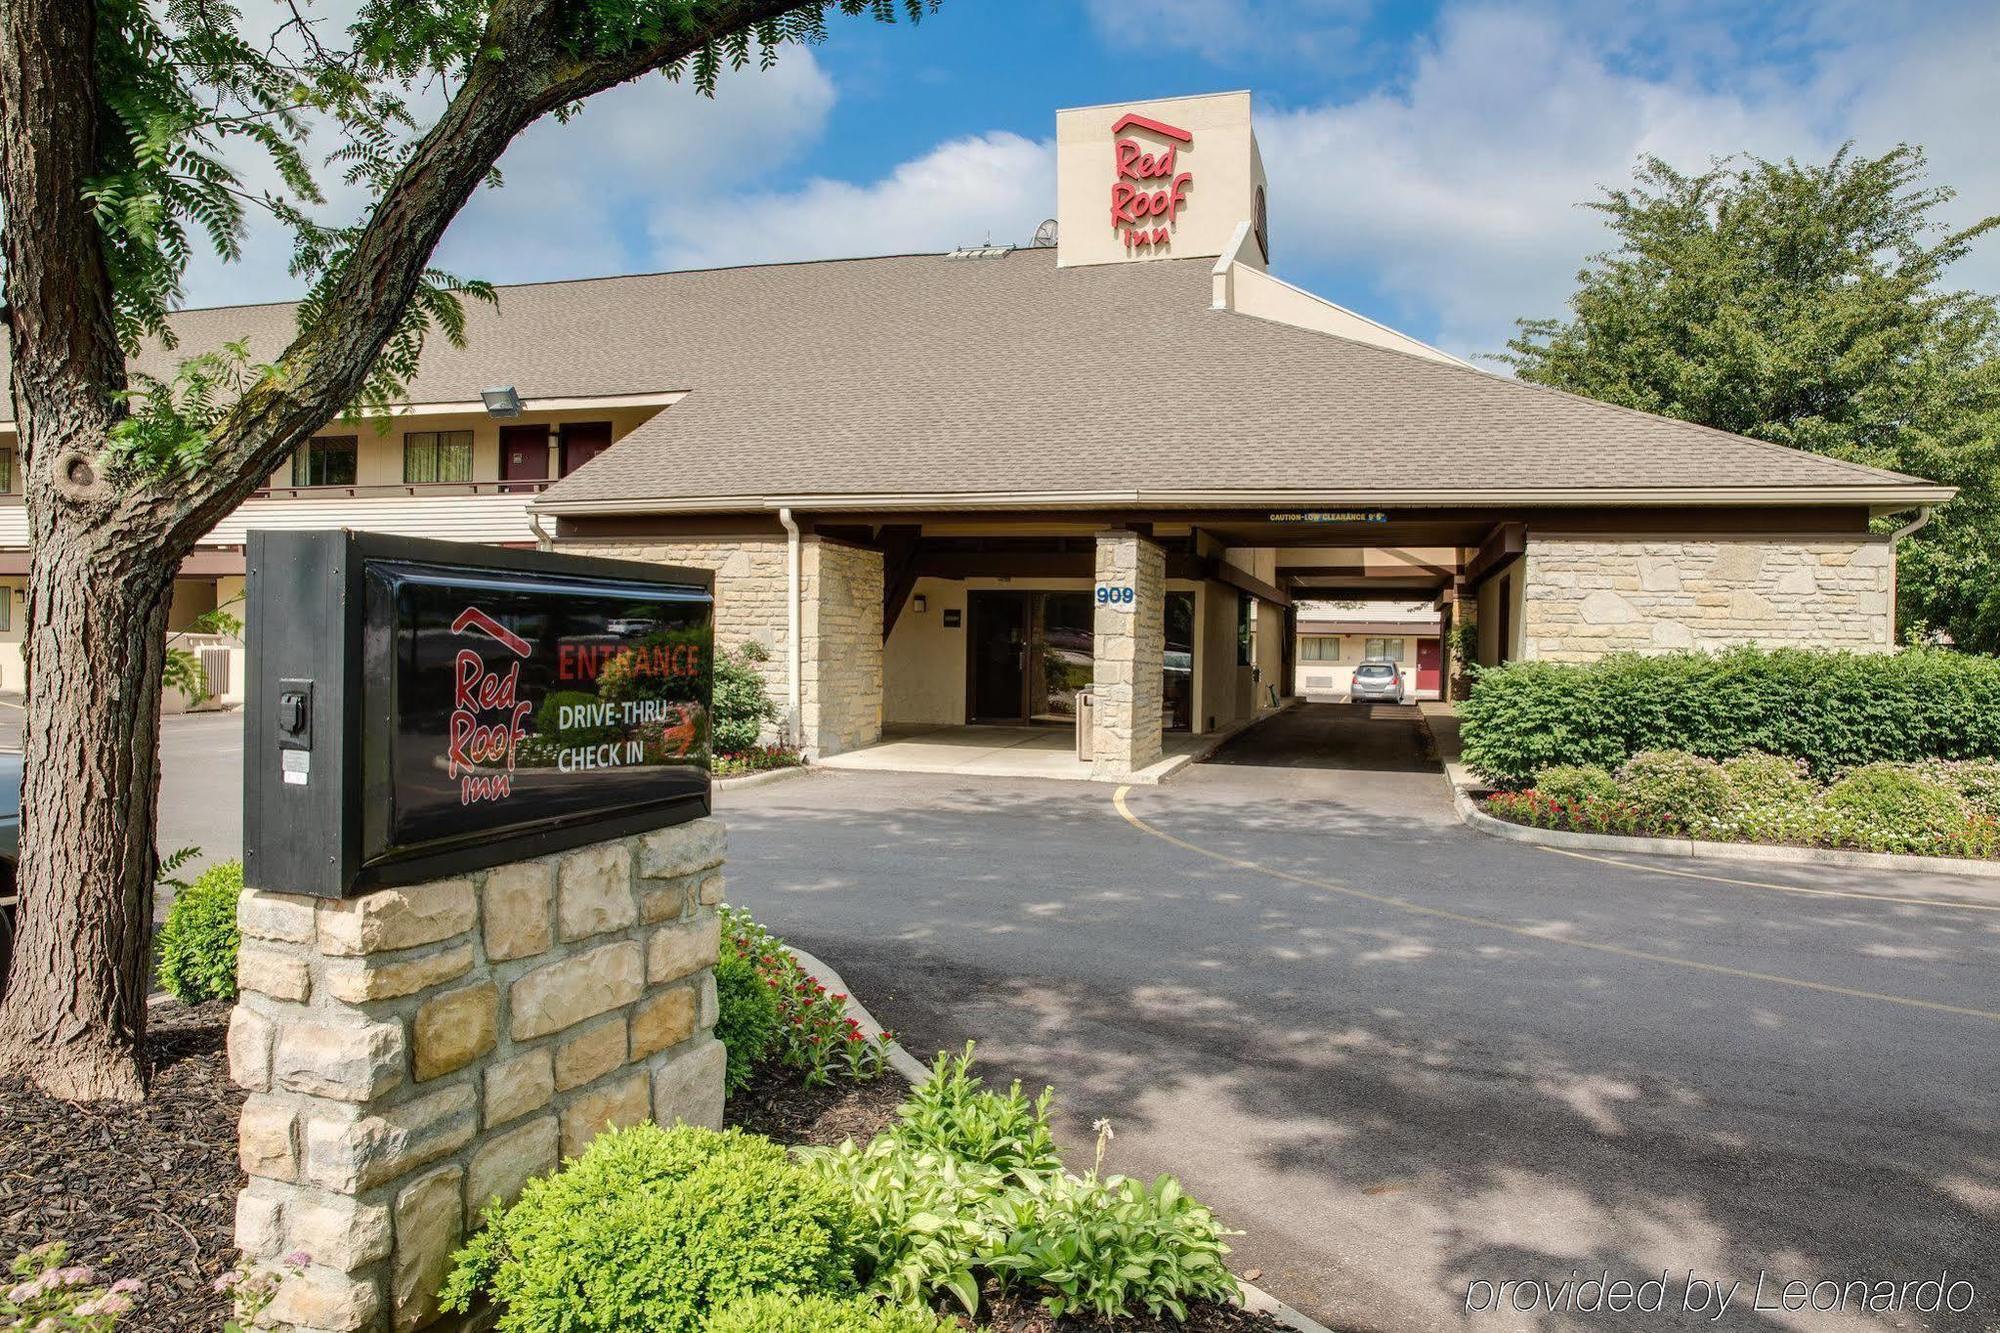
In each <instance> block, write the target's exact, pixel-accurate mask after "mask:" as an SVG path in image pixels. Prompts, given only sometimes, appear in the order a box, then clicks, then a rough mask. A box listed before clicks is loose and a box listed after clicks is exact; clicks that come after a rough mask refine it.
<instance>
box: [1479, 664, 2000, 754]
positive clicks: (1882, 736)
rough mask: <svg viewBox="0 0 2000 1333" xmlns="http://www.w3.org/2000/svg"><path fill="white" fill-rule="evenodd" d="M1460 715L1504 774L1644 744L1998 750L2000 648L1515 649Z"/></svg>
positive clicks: (1697, 749) (1717, 749)
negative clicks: (1574, 652)
mask: <svg viewBox="0 0 2000 1333" xmlns="http://www.w3.org/2000/svg"><path fill="white" fill-rule="evenodd" d="M1459 719H1460V728H1461V730H1460V735H1461V737H1462V739H1463V742H1464V758H1465V762H1466V763H1467V764H1468V765H1469V766H1471V767H1472V769H1473V770H1474V771H1476V772H1478V773H1480V774H1482V775H1484V776H1485V777H1486V778H1487V779H1488V780H1489V781H1492V782H1494V783H1496V784H1498V785H1500V786H1502V787H1508V788H1519V787H1525V786H1527V785H1528V784H1529V783H1531V782H1532V781H1534V778H1535V775H1536V774H1538V773H1540V772H1541V771H1542V770H1543V769H1545V768H1549V767H1551V766H1552V765H1556V764H1596V765H1598V766H1600V767H1604V768H1616V767H1617V766H1618V765H1619V764H1621V763H1623V762H1624V761H1625V759H1626V758H1627V757H1629V756H1631V755H1633V754H1636V753H1639V752H1640V751H1643V750H1687V751H1689V752H1691V753H1693V754H1699V755H1705V756H1707V757H1709V758H1712V759H1726V758H1729V757H1730V756H1732V755H1738V754H1742V753H1743V752H1744V751H1746V750H1762V751H1764V752H1766V753H1768V754H1776V755H1784V756H1786V757H1788V758H1795V759H1803V760H1804V761H1805V762H1806V766H1807V767H1808V768H1809V769H1810V770H1811V771H1812V773H1813V774H1814V776H1816V777H1818V778H1820V779H1822V780H1824V779H1826V778H1828V777H1830V776H1832V775H1833V774H1835V773H1839V772H1843V771H1845V770H1847V769H1850V768H1854V767H1857V766H1859V765H1862V764H1868V763H1874V762H1878V761H1883V760H1904V761H1911V760H1919V759H1928V758H1938V759H1971V758H1992V757H2000V659H1996V658H1991V657H1981V656H1976V655H1972V654H1966V653H1955V652H1949V651H1944V650H1939V649H1928V648H1911V649H1906V650H1904V651H1903V652H1899V653H1881V654H1858V653H1830V652H1817V651H1809V650H1806V649H1799V648H1784V649H1779V650H1777V651H1775V652H1764V651H1761V650H1759V649H1755V648H1739V649H1733V650H1731V651H1729V652H1725V653H1719V654H1714V655H1708V654H1702V653H1673V654H1667V655H1664V656H1657V657H1642V656H1637V655H1633V654H1620V655H1615V656H1611V657H1607V658H1604V659H1602V660H1601V661H1598V662H1593V663H1589V664H1586V665H1568V664H1560V663H1552V662H1515V663H1509V664H1508V665H1506V666H1503V667H1496V668H1491V669H1489V670H1485V671H1482V672H1480V673H1479V678H1478V683H1477V684H1476V685H1475V686H1474V687H1473V691H1472V697H1471V698H1470V699H1468V700H1467V701H1466V702H1465V704H1464V705H1463V706H1462V707H1461V708H1460V710H1459Z"/></svg>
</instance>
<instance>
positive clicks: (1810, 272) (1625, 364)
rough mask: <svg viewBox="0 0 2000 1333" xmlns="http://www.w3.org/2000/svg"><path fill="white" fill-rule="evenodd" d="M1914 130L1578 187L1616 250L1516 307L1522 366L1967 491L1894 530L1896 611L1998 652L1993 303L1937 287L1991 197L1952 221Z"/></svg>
mask: <svg viewBox="0 0 2000 1333" xmlns="http://www.w3.org/2000/svg"><path fill="white" fill-rule="evenodd" d="M1924 168H1925V159H1924V154H1923V150H1922V149H1920V148H1916V147H1912V146H1910V145H1899V146H1897V147H1896V148H1894V149H1891V150H1890V151H1889V152H1886V153H1884V154H1882V155H1881V156H1879V157H1872V158H1871V157H1860V156H1857V155H1855V154H1854V153H1853V151H1852V148H1851V146H1849V147H1846V148H1842V149H1841V150H1840V151H1839V152H1838V153H1836V154H1835V155H1834V156H1833V158H1832V160H1831V161H1830V162H1828V163H1826V164H1825V165H1823V166H1821V165H1814V164H1805V165H1801V164H1800V163H1798V162H1796V161H1793V160H1791V159H1787V160H1785V161H1783V162H1768V161H1765V160H1763V159H1760V158H1756V157H1750V156H1742V157H1737V158H1730V159H1727V160H1724V161H1719V162H1716V163H1714V164H1712V165H1711V166H1710V167H1709V169H1708V170H1706V171H1704V172H1701V173H1699V174H1696V175H1688V174H1685V173H1683V172H1681V171H1679V170H1677V169H1675V168H1674V167H1672V166H1670V165H1669V164H1668V163H1666V162H1663V161H1661V160H1660V159H1659V158H1656V157H1648V158H1646V159H1644V160H1642V161H1641V163H1640V164H1639V168H1638V171H1637V173H1636V175H1637V182H1636V184H1634V185H1632V186H1629V187H1627V188H1624V189H1617V190H1606V191H1605V192H1604V196H1603V197H1602V198H1601V199H1598V200H1595V201H1592V202H1591V203H1590V204H1589V205H1588V206H1589V207H1591V208H1594V209H1596V210H1598V211H1599V212H1601V213H1602V214H1604V216H1605V219H1606V221H1607V223H1608V224H1609V226H1610V228H1611V230H1612V232H1613V233H1614V237H1615V241H1616V248H1614V249H1612V250H1610V251H1608V252H1605V253H1603V254H1598V255H1594V256H1592V257H1591V258H1590V260H1589V261H1588V264H1587V266H1586V267H1585V268H1584V269H1583V271H1582V272H1581V273H1580V274H1579V275H1578V284H1579V285H1578V287H1577V290H1576V292H1575V294H1574V295H1573V296H1572V297H1571V298H1570V317H1569V318H1567V319H1533V320H1522V321H1520V325H1519V326H1520V336H1518V337H1516V338H1514V339H1513V340H1512V341H1510V342H1509V343H1508V349H1509V350H1508V352H1507V353H1506V354H1505V355H1503V356H1502V357H1500V358H1499V359H1501V360H1503V361H1506V362H1508V363H1509V364H1511V365H1512V366H1513V367H1514V368H1515V370H1516V372H1517V373H1518V374H1519V375H1520V376H1521V378H1522V379H1525V380H1531V381H1533V382H1535V383H1538V384H1547V385H1551V386H1554V387H1556V388H1560V389H1567V390H1569V391H1570V392H1573V393H1581V394H1586V395H1588V396H1590V397H1592V398H1599V399H1603V400H1604V401H1606V402H1613V403H1620V404H1623V405H1624V406H1627V407H1635V408H1640V409H1642V410H1644V411H1648V412H1659V413H1663V414H1665V415H1667V416H1673V417H1679V418H1681V419H1683V420H1687V421H1697V422H1700V423H1702V424H1703V425H1707V426H1714V427H1717V428H1718V429H1721V430H1728V431H1735V432H1737V433H1738V434H1742V435H1748V436H1750V437H1752V438H1754V439H1760V440H1769V441H1771V442H1773V443H1777V444H1782V445H1787V446H1789V447H1792V448H1796V449H1803V450H1806V451H1808V452H1812V453H1818V454H1825V455H1828V456H1830V457H1834V458H1841V459H1845V460H1847V461H1850V462H1855V463H1863V464H1867V465H1870V466H1874V467H1881V468H1888V469H1890V470H1892V471H1898V472H1904V473H1907V474H1910V475H1913V476H1920V477H1925V478H1928V479H1930V480H1934V481H1940V482H1944V483H1946V484H1948V485H1953V486H1957V487H1959V488H1960V489H1961V494H1960V496H1959V498H1958V499H1956V500H1954V501H1953V502H1952V503H1951V504H1950V505H1947V506H1946V507H1945V508H1944V509H1943V510H1942V511H1940V513H1939V514H1938V516H1937V518H1936V520H1935V521H1934V522H1933V523H1932V525H1931V527H1930V528H1928V529H1926V530H1925V531H1924V532H1923V533H1921V534H1919V536H1918V538H1916V539H1915V540H1913V541H1912V542H1910V543H1907V544H1906V546H1905V551H1904V555H1903V560H1902V567H1903V573H1904V578H1903V580H1902V582H1901V585H1900V587H1899V595H1900V600H1901V603H1902V609H1903V614H1904V617H1905V619H1906V620H1910V621H1914V622H1918V623H1920V624H1925V625H1927V626H1928V627H1930V628H1932V629H1944V630H1947V631H1949V632H1950V633H1951V634H1952V636H1953V637H1954V638H1955V639H1956V640H1957V642H1958V643H1959V645H1960V646H1961V647H1976V648H1979V649H1981V650H1985V651H1994V650H2000V607H1996V609H1995V610H1994V611H1993V612H1992V613H1991V614H1990V615H1986V616H1984V617H1982V605H1983V604H1984V603H1985V601H1986V599H1987V598H1988V597H1989V595H1990V589H1991V588H1992V586H1993V584H1994V583H1995V581H1996V579H2000V306H1996V303H1995V299H1994V298H1993V296H1991V295H1986V294H1979V293H1974V292H1966V291H1954V290H1950V289H1948V288H1947V287H1945V286H1944V282H1945V279H1946V276H1947V270H1948V269H1949V267H1950V265H1951V264H1952V263H1953V262H1955V261H1956V260H1958V259H1960V258H1962V257H1963V256H1964V255H1965V254H1966V252H1967V250H1968V248H1969V246H1970V245H1971V243H1972V242H1973V241H1974V240H1975V239H1976V238H1978V237H1979V236H1981V235H1983V234H1984V233H1986V232H1987V231H1990V230H1991V229H1993V228H1994V227H1995V226H2000V216H1996V217H1988V218H1984V219H1982V220H1980V221H1978V222H1975V223H1973V224H1972V225H1970V226H1968V227H1963V228H1957V229H1953V228H1949V227H1947V226H1945V225H1943V224H1942V223H1941V222H1939V221H1938V220H1937V217H1938V210H1939V209H1940V208H1941V207H1942V206H1943V205H1945V204H1946V203H1947V202H1949V201H1950V200H1951V198H1952V197H1953V192H1952V191H1951V190H1950V189H1948V188H1944V187H1941V186H1926V185H1924V184H1923V180H1924Z"/></svg>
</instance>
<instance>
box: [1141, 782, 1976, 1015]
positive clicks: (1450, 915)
mask: <svg viewBox="0 0 2000 1333" xmlns="http://www.w3.org/2000/svg"><path fill="white" fill-rule="evenodd" d="M1131 790H1132V789H1131V787H1129V786H1125V787H1120V788H1118V790H1117V791H1115V792H1113V793H1112V794H1111V803H1112V805H1114V806H1116V807H1117V809H1118V813H1119V814H1120V815H1121V816H1123V818H1124V820H1125V822H1126V823H1128V824H1130V825H1131V826H1132V827H1133V828H1136V829H1138V830H1139V831H1140V832H1141V833H1145V834H1149V835H1151V836H1152V837H1155V838H1158V839H1160V840H1161V841H1162V842H1169V843H1172V844H1173V845H1174V846H1176V847H1179V848H1182V849H1183V850H1185V851H1190V852H1193V853H1194V854H1195V855H1197V856H1205V857H1207V858H1208V859H1209V860H1211V861H1220V862H1222V863H1223V864H1224V865H1228V866H1234V867H1236V868H1237V869H1239V870H1249V871H1254V872H1255V873H1257V874H1260V875H1269V876H1270V877H1271V878H1273V879H1282V880H1289V881H1291V882H1292V883H1294V884H1305V885H1308V886H1310V887H1312V888H1315V889H1324V890H1326V891H1327V892H1328V893H1337V894H1340V895H1342V896H1343V897H1347V898H1359V899H1361V900H1362V901H1363V902H1371V903H1377V904H1379V905H1381V906H1383V907H1393V908H1395V909H1396V910H1398V911H1401V912H1408V913H1411V914H1412V915H1414V916H1426V917H1431V918H1433V919H1435V920H1439V921H1454V922H1457V923H1458V924H1460V925H1465V926H1477V927H1479V928H1480V929H1482V930H1495V931H1499V932H1501V933H1503V934H1507V935H1518V936H1520V937H1521V938H1523V939H1530V940H1535V941H1538V942H1540V943H1543V944H1560V945H1565V946H1567V947H1569V948H1572V949H1587V950H1589V951H1590V952H1592V953H1602V954H1610V955H1612V956H1613V957H1615V958H1630V959H1635V960H1637V961H1639V962H1643V963H1664V964H1665V965H1667V966H1668V967H1683V968H1687V969H1689V970H1690V971H1694V972H1707V973H1709V974H1710V975H1713V976H1720V977H1735V978H1738V979H1739V980H1743V981H1762V982H1767V983H1769V984H1771V985H1773V986H1790V987H1792V988H1793V989H1796V990H1809V991H1818V992H1820V993H1821V994H1823V995H1844V996H1847V997H1848V998H1849V999H1855V1000H1880V1001H1881V1002H1883V1003H1884V1004H1900V1005H1903V1006H1905V1007H1907V1008H1911V1009H1928V1010H1931V1011H1932V1012H1935V1013H1941V1014H1957V1015H1959V1016H1960V1017H1963V1018H1983V1019H1985V1020H1986V1021H1987V1022H1989V1023H2000V1013H1996V1012H1994V1011H1992V1010H1988V1009H1968V1008H1965V1007H1964V1006H1962V1005H1956V1004H1942V1003H1939V1002H1938V1001H1936V1000H1919V999H1914V998H1912V997H1911V996H1908V995H1885V994H1883V993H1881V992H1880V991H1868V990H1857V989H1855V988H1854V987H1851V986H1833V985H1829V984H1827V983H1826V982H1823V981H1805V980H1802V979H1800V978H1798V977H1784V976H1779V975H1777V974H1776V973H1772V972H1753V971H1750V970H1749V969H1747V968H1741V967H1725V966H1724V965H1723V964H1721V963H1703V962H1699V961H1697V960H1695V959H1692V958H1676V957H1674V956H1673V955H1672V954H1664V953H1649V952H1648V951H1646V950H1644V949H1629V948H1626V947H1625V946H1624V945H1622V944H1602V943H1599V942H1597V941H1595V940H1579V939H1571V938H1569V937H1567V936H1563V935H1549V934H1545V933H1543V932H1542V931H1539V930H1534V929H1531V928H1530V927H1527V926H1515V925H1509V924H1508V923H1506V922H1504V921H1492V920H1489V919H1487V918H1486V917H1482V916H1471V915H1468V914H1467V913H1464V912H1454V911H1451V910H1450V909H1448V908H1443V907H1426V906H1424V905H1423V904H1421V903H1413V902H1410V901H1409V900H1408V899H1406V898H1397V897H1393V896H1391V895H1389V894H1383V893H1368V892H1366V891H1364V890H1362V889H1351V888H1348V887H1347V886H1346V885H1344V884H1334V883H1331V882H1329V881H1327V880H1323V879H1314V878H1313V877H1312V876H1310V875H1299V874H1294V873H1293V872H1291V871H1289V870H1279V869H1276V868H1274V867H1272V866H1267V865H1264V864H1262V863H1260V862H1257V861H1246V860H1244V859H1243V858H1241V857H1237V856H1231V855H1229V854H1228V853H1227V852H1214V851H1210V850H1209V849H1208V848H1206V847H1199V846H1196V845H1195V844H1194V843H1191V842H1188V841H1187V840H1185V839H1183V838H1177V837H1175V836H1174V835H1173V834H1171V833H1167V832H1164V831H1162V830H1160V829H1156V828H1154V827H1153V826H1152V825H1151V824H1148V823H1147V822H1146V821H1145V820H1143V819H1141V818H1139V817H1138V816H1137V815H1135V814H1133V813H1132V808H1131V807H1130V806H1128V805H1126V804H1125V793H1126V792H1128V791H1131Z"/></svg>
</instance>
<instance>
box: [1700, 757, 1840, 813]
mask: <svg viewBox="0 0 2000 1333" xmlns="http://www.w3.org/2000/svg"><path fill="white" fill-rule="evenodd" d="M1722 772H1723V776H1724V777H1727V778H1728V779H1729V797H1730V800H1731V801H1732V802H1734V803H1735V804H1736V805H1740V806H1756V807H1768V806H1789V805H1797V804H1799V803H1801V802H1810V801H1811V800H1812V799H1813V797H1814V796H1815V795H1817V793H1818V788H1816V787H1814V786H1813V781H1812V778H1811V776H1810V775H1808V774H1807V772H1806V766H1805V764H1804V763H1803V762H1802V761H1800V760H1797V759H1786V758H1784V757H1782V756H1780V755H1775V754H1765V753H1764V752H1763V751H1761V750H1751V751H1749V752H1747V753H1744V754H1739V755H1737V756H1736V757H1735V758H1734V759H1729V760H1725V761H1724V762H1723V765H1722Z"/></svg>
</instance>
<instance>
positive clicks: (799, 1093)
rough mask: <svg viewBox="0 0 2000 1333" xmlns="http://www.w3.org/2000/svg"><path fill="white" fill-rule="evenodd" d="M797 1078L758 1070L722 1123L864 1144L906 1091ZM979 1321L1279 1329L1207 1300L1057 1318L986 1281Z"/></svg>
mask: <svg viewBox="0 0 2000 1333" xmlns="http://www.w3.org/2000/svg"><path fill="white" fill-rule="evenodd" d="M796 1078H797V1076H796V1075H794V1074H793V1073H791V1072H790V1071H789V1070H785V1069H782V1068H780V1067H778V1066H776V1065H763V1066H760V1067H759V1068H758V1069H757V1070H756V1071H755V1072H754V1073H753V1074H752V1075H751V1080H750V1086H749V1087H747V1088H745V1089H743V1090H742V1091H741V1092H738V1093H737V1094H736V1095H735V1096H734V1097H733V1098H731V1099H730V1101H729V1104H728V1106H727V1107H726V1108H725V1110H724V1111H723V1119H724V1120H725V1121H726V1122H727V1123H729V1124H732V1125H740V1126H742V1127H743V1128H744V1129H746V1130H749V1131H751V1132H753V1133H757V1134H763V1135H765V1136H767V1137H769V1138H772V1139H776V1140H777V1141H778V1142H780V1143H792V1144H801V1145H811V1146H814V1147H833V1146H836V1145H838V1144H839V1143H841V1142H842V1141H843V1140H845V1139H853V1140H854V1141H855V1142H856V1143H866V1142H867V1141H868V1140H869V1139H871V1138H873V1137H875V1135H877V1134H879V1133H881V1132H882V1131H883V1130H885V1129H887V1128H888V1127H889V1122H890V1121H891V1120H893V1119H895V1116H896V1107H897V1106H898V1105H899V1104H900V1103H901V1102H902V1100H903V1098H904V1097H905V1096H906V1095H907V1094H908V1092H909V1088H908V1086H907V1085H906V1084H905V1083H904V1082H903V1081H902V1080H901V1079H900V1078H897V1077H896V1076H895V1075H893V1074H888V1075H884V1076H883V1077H882V1078H880V1079H877V1080H876V1081H875V1082H873V1083H862V1084H855V1083H848V1082H845V1081H837V1082H834V1083H831V1084H828V1085H826V1086H824V1087H818V1088H803V1089H802V1088H800V1087H799V1085H798V1083H797V1082H796ZM964 1322H965V1321H964V1320H963V1318H962V1317H961V1323H964ZM978 1324H979V1326H980V1327H983V1328H985V1329H987V1330H989V1333H1113V1331H1114V1330H1115V1333H1272V1330H1276V1329H1283V1328H1284V1327H1285V1326H1284V1325H1283V1324H1280V1323H1278V1322H1277V1321H1276V1320H1274V1319H1272V1318H1271V1317H1270V1316H1269V1315H1265V1314H1252V1313H1251V1312H1250V1311H1248V1310H1241V1309H1238V1308H1236V1307H1235V1306H1231V1305H1216V1304H1214V1303H1212V1302H1208V1301H1197V1302H1195V1303H1194V1304H1192V1305H1190V1306H1189V1307H1188V1318H1187V1322H1186V1323H1180V1322H1177V1321H1175V1320H1174V1319H1172V1318H1171V1317H1161V1318H1158V1319H1155V1318H1153V1317H1151V1316H1149V1315H1144V1314H1141V1315H1138V1316H1136V1317H1131V1318H1126V1319H1120V1320H1118V1321H1117V1322H1115V1323H1110V1324H1104V1323H1098V1322H1096V1321H1094V1320H1085V1319H1075V1318H1063V1319H1056V1318H1053V1317H1052V1316H1051V1315H1050V1314H1049V1312H1048V1311H1047V1310H1044V1309H1043V1308H1042V1306H1041V1303H1040V1300H1039V1299H1038V1298H1037V1297H1035V1296H1033V1295H1023V1294H1022V1293H1020V1292H1009V1291H1003V1290H1001V1289H1000V1288H999V1287H998V1286H996V1285H994V1284H993V1283H991V1282H989V1283H987V1284H986V1289H985V1290H984V1291H983V1292H982V1293H981V1294H980V1301H979V1318H978ZM965 1327H966V1328H968V1329H969V1328H971V1327H972V1325H971V1324H970V1323H965Z"/></svg>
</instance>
